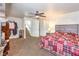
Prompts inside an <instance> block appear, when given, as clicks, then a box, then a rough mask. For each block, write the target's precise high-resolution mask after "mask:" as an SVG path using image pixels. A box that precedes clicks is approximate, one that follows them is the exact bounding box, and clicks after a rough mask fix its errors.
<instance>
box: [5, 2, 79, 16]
mask: <svg viewBox="0 0 79 59" xmlns="http://www.w3.org/2000/svg"><path fill="white" fill-rule="evenodd" d="M35 11H40V12H44V13H47V11H48V13H49V12H50V11H51V12H50V13H52V14H53V15H55V14H56V15H60V14H65V13H70V12H75V11H79V3H9V4H8V3H6V15H7V16H16V17H24V13H25V12H27V13H31V12H32V13H35ZM48 13H47V14H48ZM58 13H59V14H58Z"/></svg>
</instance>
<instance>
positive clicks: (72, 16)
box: [52, 11, 79, 32]
mask: <svg viewBox="0 0 79 59" xmlns="http://www.w3.org/2000/svg"><path fill="white" fill-rule="evenodd" d="M56 24H79V11H77V12H72V13H67V14H65V15H63V16H62V17H60V18H58V19H56V21H54V26H53V30H52V31H53V32H55V25H56Z"/></svg>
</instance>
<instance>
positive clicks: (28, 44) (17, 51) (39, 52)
mask: <svg viewBox="0 0 79 59" xmlns="http://www.w3.org/2000/svg"><path fill="white" fill-rule="evenodd" d="M51 55H53V54H51V53H49V52H48V51H46V50H44V49H40V48H39V40H38V38H33V37H31V38H29V39H11V40H10V50H9V54H8V56H51Z"/></svg>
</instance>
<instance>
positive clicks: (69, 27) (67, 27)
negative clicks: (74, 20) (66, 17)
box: [55, 24, 79, 34]
mask: <svg viewBox="0 0 79 59" xmlns="http://www.w3.org/2000/svg"><path fill="white" fill-rule="evenodd" d="M55 31H57V32H71V33H76V34H79V24H64V25H56V26H55Z"/></svg>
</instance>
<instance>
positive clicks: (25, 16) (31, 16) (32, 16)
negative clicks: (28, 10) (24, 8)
mask: <svg viewBox="0 0 79 59" xmlns="http://www.w3.org/2000/svg"><path fill="white" fill-rule="evenodd" d="M25 17H31V18H33V17H34V16H25Z"/></svg>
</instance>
